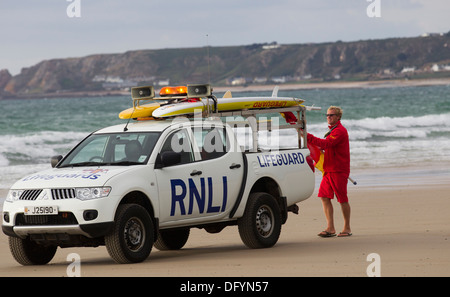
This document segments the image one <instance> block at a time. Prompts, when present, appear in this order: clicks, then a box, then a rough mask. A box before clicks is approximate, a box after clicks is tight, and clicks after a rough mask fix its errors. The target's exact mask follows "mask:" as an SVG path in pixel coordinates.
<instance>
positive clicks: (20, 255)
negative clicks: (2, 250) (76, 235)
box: [9, 237, 57, 265]
mask: <svg viewBox="0 0 450 297" xmlns="http://www.w3.org/2000/svg"><path fill="white" fill-rule="evenodd" d="M9 249H10V250H11V254H12V255H13V257H14V259H15V260H16V261H17V262H18V263H19V264H22V265H44V264H47V263H48V262H50V261H51V260H52V259H53V256H54V255H55V253H56V249H57V247H56V246H43V245H40V244H38V243H36V242H34V241H32V240H30V239H28V238H26V239H22V238H17V237H9Z"/></svg>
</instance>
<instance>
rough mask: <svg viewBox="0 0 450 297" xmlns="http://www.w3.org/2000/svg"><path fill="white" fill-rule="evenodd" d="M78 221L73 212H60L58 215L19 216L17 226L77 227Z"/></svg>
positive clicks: (20, 214)
mask: <svg viewBox="0 0 450 297" xmlns="http://www.w3.org/2000/svg"><path fill="white" fill-rule="evenodd" d="M77 224H78V221H77V219H76V218H75V216H74V214H73V213H71V212H60V213H58V214H57V215H37V216H33V215H29V216H27V215H24V214H23V213H19V214H17V217H16V226H42V225H77Z"/></svg>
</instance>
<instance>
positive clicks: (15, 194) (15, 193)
mask: <svg viewBox="0 0 450 297" xmlns="http://www.w3.org/2000/svg"><path fill="white" fill-rule="evenodd" d="M22 193H23V190H9V192H8V196H6V201H8V202H13V201H18V200H19V197H20V195H22Z"/></svg>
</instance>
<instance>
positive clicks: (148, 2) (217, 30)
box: [0, 0, 450, 75]
mask: <svg viewBox="0 0 450 297" xmlns="http://www.w3.org/2000/svg"><path fill="white" fill-rule="evenodd" d="M75 1H78V3H76V2H75ZM78 4H79V5H78ZM378 4H379V5H378ZM369 5H371V9H370V12H371V13H370V14H369V15H372V16H374V17H369V15H368V13H367V8H368V6H369ZM69 6H70V8H72V9H71V10H70V12H71V13H69V15H70V14H71V15H74V14H76V13H78V12H79V13H80V17H77V16H76V15H75V16H73V17H69V15H68V13H67V9H68V7H69ZM449 13H450V1H449V0H276V1H275V0H209V1H206V0H189V1H187V0H122V1H120V0H39V1H37V0H0V69H4V68H6V69H8V70H9V71H10V72H11V73H12V74H13V75H15V74H17V73H19V72H20V69H21V68H22V67H30V66H32V65H35V64H37V63H38V62H40V61H42V60H46V59H52V58H66V57H82V56H87V55H91V54H100V53H122V52H125V51H129V50H138V49H162V48H181V47H203V46H206V45H210V46H230V45H248V44H253V43H263V42H273V41H276V42H278V43H280V44H294V43H295V44H296V43H310V42H313V43H319V42H328V41H331V42H333V41H337V40H342V41H355V40H365V39H382V38H388V37H412V36H419V35H421V34H423V33H426V32H448V31H450V16H449ZM377 15H378V16H379V17H377Z"/></svg>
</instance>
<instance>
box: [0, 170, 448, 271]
mask: <svg viewBox="0 0 450 297" xmlns="http://www.w3.org/2000/svg"><path fill="white" fill-rule="evenodd" d="M448 165H449V164H436V165H430V166H427V167H411V168H409V167H408V168H397V169H394V168H380V169H355V170H353V171H352V177H353V178H354V179H355V180H357V181H358V185H356V186H354V185H352V184H349V186H348V189H349V198H350V203H351V207H352V231H353V236H351V237H349V238H337V237H333V238H320V237H318V236H317V233H318V232H320V231H321V230H323V229H324V227H325V220H324V215H323V213H322V207H321V203H320V201H319V200H318V199H317V197H316V196H317V188H316V191H315V192H314V194H313V196H312V197H311V198H309V199H308V200H306V201H304V202H302V203H299V206H300V213H299V215H294V214H289V219H288V221H287V223H286V224H285V225H283V228H282V234H281V237H280V239H279V241H278V243H277V244H276V245H275V247H273V248H269V249H260V250H252V249H248V248H247V247H245V246H244V244H243V243H242V242H241V240H240V237H239V234H238V230H237V227H229V228H226V229H224V230H223V231H222V232H221V233H219V234H209V233H206V232H205V231H204V230H199V229H192V230H191V236H190V238H189V241H188V243H187V244H186V246H185V247H184V248H183V249H181V250H179V251H165V252H161V251H158V250H157V249H155V248H154V249H153V250H152V253H151V255H150V257H149V258H148V259H147V260H146V261H145V262H143V263H139V264H130V265H120V264H116V263H115V262H114V261H113V260H112V259H111V258H110V257H109V255H108V253H107V251H106V248H105V247H98V248H68V249H58V252H57V254H56V256H55V258H54V259H53V260H52V261H51V262H50V263H49V264H48V265H45V266H26V267H24V266H21V265H19V264H17V263H16V262H15V260H14V259H13V258H12V256H11V254H10V252H9V247H8V239H7V237H6V236H5V235H4V234H1V235H0V258H1V260H0V276H14V277H19V276H20V277H21V276H67V268H68V266H69V264H71V263H72V259H71V258H69V260H68V255H70V254H71V253H77V254H78V255H79V256H80V259H81V266H80V272H81V276H86V277H90V276H159V277H187V276H188V277H196V276H205V277H241V276H242V277H248V276H253V277H274V276H275V277H297V276H353V277H365V276H367V269H368V267H369V265H371V264H372V265H375V261H377V262H376V264H377V265H378V264H379V266H378V268H377V269H378V270H377V271H378V272H379V273H380V275H381V276H386V277H388V276H399V277H402V276H450V253H449V252H448V251H449V250H450V224H449V217H448V211H449V210H450V199H448V198H449V192H450V182H449V181H450V172H449V170H448V168H449V166H448ZM316 177H317V179H318V180H320V176H319V175H318V173H316ZM5 196H6V190H1V192H0V198H4V197H5ZM2 200H3V199H2ZM334 206H335V221H336V227H337V228H341V226H342V215H341V213H340V207H339V205H338V204H337V203H336V202H335V203H334ZM337 231H338V232H339V231H340V230H337ZM374 254H376V255H378V256H379V258H378V259H379V260H374V258H372V256H373V255H374ZM368 257H369V258H368ZM371 267H372V266H371ZM372 271H374V270H372Z"/></svg>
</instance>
